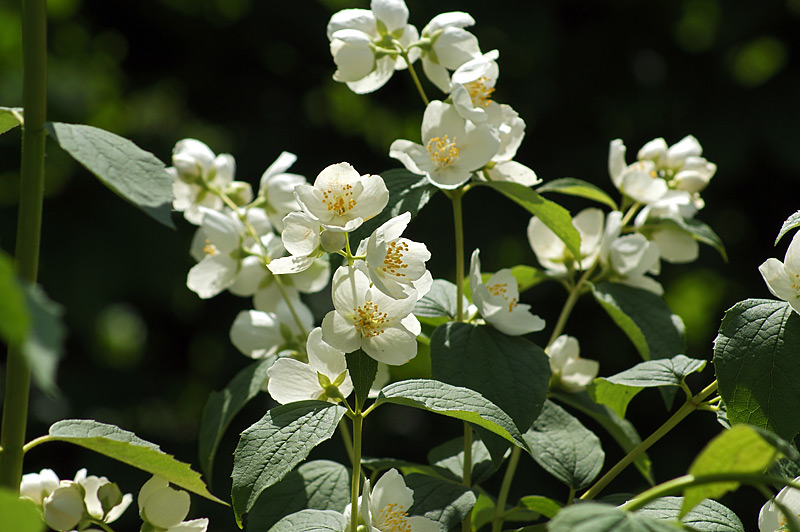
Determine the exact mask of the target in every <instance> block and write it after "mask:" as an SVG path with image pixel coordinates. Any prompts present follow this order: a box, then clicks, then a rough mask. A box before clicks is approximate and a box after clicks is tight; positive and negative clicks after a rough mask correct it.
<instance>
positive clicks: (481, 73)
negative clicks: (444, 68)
mask: <svg viewBox="0 0 800 532" xmlns="http://www.w3.org/2000/svg"><path fill="white" fill-rule="evenodd" d="M499 56H500V52H498V51H497V50H492V51H491V52H487V53H485V54H483V55H481V56H478V57H476V58H474V59H470V60H469V61H467V62H466V63H464V64H463V65H461V66H460V67H458V68H457V69H456V71H455V72H453V76H452V77H451V78H450V86H451V92H452V96H453V105H454V106H455V108H456V111H458V114H460V115H461V116H462V117H464V118H465V119H466V120H471V121H473V122H475V123H480V122H485V121H486V119H487V118H488V113H487V108H488V107H490V106H492V105H493V104H494V105H498V104H497V103H495V102H493V101H492V93H493V92H494V86H495V84H496V83H497V78H498V76H499V75H500V69H499V67H498V66H497V58H498V57H499Z"/></svg>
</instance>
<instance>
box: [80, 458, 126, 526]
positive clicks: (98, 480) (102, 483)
mask: <svg viewBox="0 0 800 532" xmlns="http://www.w3.org/2000/svg"><path fill="white" fill-rule="evenodd" d="M74 482H76V483H78V484H80V485H81V486H83V490H84V493H85V495H84V502H85V504H86V512H87V513H88V514H89V515H90V516H91V517H92V518H94V519H97V520H99V521H103V522H105V523H113V522H114V521H116V520H117V519H118V518H119V517H120V516H121V515H122V513H123V512H124V511H125V510H126V509H127V508H128V506H130V504H131V503H132V502H133V495H131V494H130V493H126V494H125V495H123V494H122V493H121V492H120V490H119V488H118V487H117V485H116V484H114V483H112V482H110V481H109V480H108V479H107V478H106V477H97V476H95V475H88V476H87V474H86V469H81V470H79V471H78V472H77V473H75V480H74Z"/></svg>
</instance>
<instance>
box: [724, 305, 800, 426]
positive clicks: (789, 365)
mask: <svg viewBox="0 0 800 532" xmlns="http://www.w3.org/2000/svg"><path fill="white" fill-rule="evenodd" d="M798 345H800V316H798V315H797V313H796V312H794V311H793V310H792V308H791V307H790V306H789V304H788V303H786V302H784V301H774V300H769V299H748V300H746V301H741V302H739V303H736V304H735V305H734V306H733V307H731V308H730V309H729V310H728V311H727V312H726V313H725V317H724V318H723V319H722V324H721V325H720V329H719V334H718V335H717V339H716V340H715V341H714V368H715V370H716V373H717V380H718V381H719V394H720V395H721V396H722V399H723V400H724V401H725V405H726V407H727V411H728V419H729V420H730V422H731V423H747V424H749V425H755V426H757V427H763V428H766V429H769V430H771V431H772V432H774V433H775V434H777V435H778V436H780V437H781V438H783V439H785V440H792V439H794V437H795V435H797V433H798V431H800V416H798V415H797V412H800V350H798V349H797V346H798Z"/></svg>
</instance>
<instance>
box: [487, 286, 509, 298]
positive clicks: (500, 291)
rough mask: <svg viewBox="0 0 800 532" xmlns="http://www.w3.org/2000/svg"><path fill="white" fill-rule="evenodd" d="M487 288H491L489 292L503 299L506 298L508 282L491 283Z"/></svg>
mask: <svg viewBox="0 0 800 532" xmlns="http://www.w3.org/2000/svg"><path fill="white" fill-rule="evenodd" d="M486 289H487V290H489V293H490V294H492V295H493V296H501V297H502V298H503V299H506V283H496V284H490V285H489V286H487V287H486Z"/></svg>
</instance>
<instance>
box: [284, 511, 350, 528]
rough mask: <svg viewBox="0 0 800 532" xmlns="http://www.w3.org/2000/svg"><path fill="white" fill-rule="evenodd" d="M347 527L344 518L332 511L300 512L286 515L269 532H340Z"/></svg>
mask: <svg viewBox="0 0 800 532" xmlns="http://www.w3.org/2000/svg"><path fill="white" fill-rule="evenodd" d="M345 526H347V523H345V520H344V516H343V515H342V514H341V513H339V512H334V511H332V510H302V511H300V512H297V513H293V514H291V515H287V516H286V517H284V518H283V519H281V520H280V521H278V522H277V523H275V526H274V527H272V528H271V529H270V532H325V531H326V530H330V531H331V532H342V531H343V530H344V529H345Z"/></svg>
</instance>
